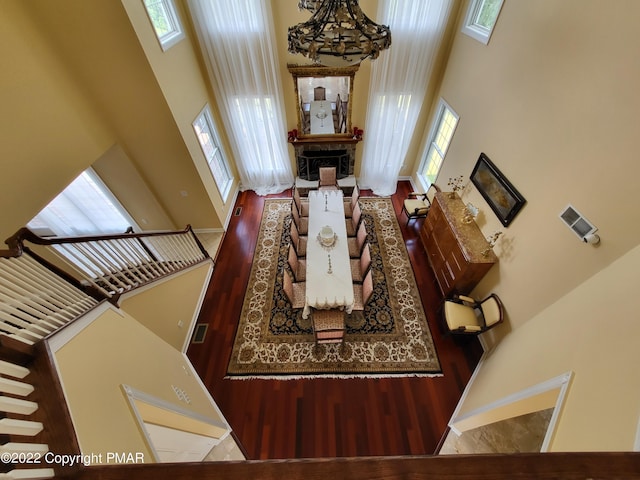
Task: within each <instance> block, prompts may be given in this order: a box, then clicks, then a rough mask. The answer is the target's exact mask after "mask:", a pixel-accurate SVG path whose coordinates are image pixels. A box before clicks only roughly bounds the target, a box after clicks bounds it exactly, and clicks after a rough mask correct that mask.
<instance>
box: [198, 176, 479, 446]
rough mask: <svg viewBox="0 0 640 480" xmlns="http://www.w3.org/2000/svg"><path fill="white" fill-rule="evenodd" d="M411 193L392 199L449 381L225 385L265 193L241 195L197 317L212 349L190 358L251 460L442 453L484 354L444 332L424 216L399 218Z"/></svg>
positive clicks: (406, 187) (403, 187) (403, 188)
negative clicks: (455, 413)
mask: <svg viewBox="0 0 640 480" xmlns="http://www.w3.org/2000/svg"><path fill="white" fill-rule="evenodd" d="M411 190H412V189H411V185H410V183H409V182H406V181H403V182H399V183H398V190H397V192H396V194H394V195H393V197H392V200H393V203H394V207H395V210H396V212H397V214H398V221H399V223H400V225H401V228H402V233H403V235H404V238H405V241H406V245H407V250H408V252H409V257H410V260H411V263H412V265H413V268H414V272H415V276H416V281H417V284H418V288H419V290H420V294H421V297H422V302H423V306H424V308H425V312H426V314H427V318H428V320H429V325H430V328H431V333H432V335H433V338H434V342H435V345H436V349H437V352H438V356H439V358H440V363H441V365H442V369H443V373H444V376H442V377H435V378H412V377H406V378H383V379H303V380H287V381H276V380H229V379H225V378H224V376H225V373H226V368H227V364H228V362H229V356H230V354H231V346H232V344H233V339H234V337H235V333H236V327H237V324H238V319H239V317H240V313H241V309H242V303H243V299H244V293H245V289H246V286H247V282H248V279H249V273H250V269H251V264H252V260H253V252H254V249H255V245H256V240H257V235H258V228H259V225H260V219H261V216H262V207H263V205H264V197H259V196H257V195H255V194H254V193H253V192H249V191H247V192H242V193H241V194H240V195H239V196H238V199H237V203H236V207H235V208H234V212H235V211H236V210H237V208H238V207H241V208H242V210H241V212H240V214H239V215H234V216H233V217H232V219H231V222H230V224H229V228H228V231H227V233H226V234H225V238H224V240H223V242H222V244H221V246H220V250H219V252H218V255H217V259H216V266H215V269H214V272H213V276H212V279H211V282H210V285H209V288H208V291H207V293H206V297H205V300H204V305H203V308H202V311H201V313H200V317H199V320H198V322H199V323H207V324H208V325H209V328H208V332H207V335H206V338H205V341H204V343H202V344H192V345H191V346H190V348H189V350H188V352H187V353H188V356H189V358H190V359H191V361H192V363H193V365H194V366H195V368H196V370H197V371H198V373H199V374H200V376H201V378H202V380H203V382H204V384H205V385H206V386H207V388H208V389H209V391H210V392H211V394H212V396H213V398H214V399H215V401H216V403H217V404H218V406H219V407H220V409H221V410H222V412H223V414H224V415H225V417H226V419H227V420H228V421H229V423H230V424H231V427H232V429H233V430H234V432H235V435H236V436H237V438H238V440H239V441H240V442H241V444H242V446H243V448H244V450H245V451H246V454H247V455H248V457H249V458H250V459H284V458H318V457H345V456H372V455H422V454H432V453H434V451H435V450H436V448H437V446H438V444H439V442H440V440H441V438H442V436H443V434H444V433H445V431H446V428H447V421H448V420H449V418H450V417H451V414H452V413H453V411H454V409H455V407H456V405H457V402H458V400H459V398H460V396H461V395H462V392H463V390H464V387H465V385H466V383H467V382H468V381H469V378H470V377H471V374H472V373H473V369H474V368H475V366H476V364H477V362H478V360H479V358H480V356H481V353H482V349H481V347H480V345H479V342H478V341H477V339H472V338H465V339H459V338H454V337H451V336H443V335H442V334H441V331H440V327H439V325H438V322H439V321H438V309H439V306H440V303H441V300H442V298H441V295H440V292H439V290H438V287H437V285H436V284H435V279H434V277H433V274H432V272H431V270H430V268H429V266H428V263H427V257H426V254H425V252H424V249H423V247H422V244H421V242H420V239H419V237H418V231H419V228H420V226H421V225H422V220H417V221H412V222H411V223H410V224H409V225H408V226H405V224H406V217H405V216H404V215H402V214H401V213H400V212H401V205H402V201H403V200H404V198H406V195H407V193H408V192H410V191H411ZM361 195H363V196H366V195H371V192H367V191H363V192H362V193H361ZM282 196H287V194H283V195H279V197H282ZM289 196H290V193H289ZM274 274H275V273H274Z"/></svg>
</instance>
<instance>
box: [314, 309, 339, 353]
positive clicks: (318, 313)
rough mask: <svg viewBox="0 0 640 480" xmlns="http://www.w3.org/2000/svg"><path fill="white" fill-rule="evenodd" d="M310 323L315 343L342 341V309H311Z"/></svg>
mask: <svg viewBox="0 0 640 480" xmlns="http://www.w3.org/2000/svg"><path fill="white" fill-rule="evenodd" d="M311 324H312V326H313V336H314V338H315V341H316V344H325V343H342V342H343V341H344V332H345V325H344V311H342V310H339V309H337V308H331V309H327V310H313V311H312V312H311Z"/></svg>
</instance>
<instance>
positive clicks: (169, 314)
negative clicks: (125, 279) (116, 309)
mask: <svg viewBox="0 0 640 480" xmlns="http://www.w3.org/2000/svg"><path fill="white" fill-rule="evenodd" d="M212 269H213V264H212V262H206V263H204V264H202V265H199V266H196V267H195V268H192V269H189V270H185V271H183V272H180V273H179V274H176V275H172V276H170V277H167V278H166V279H164V280H160V281H158V282H155V283H152V284H150V285H149V288H145V289H139V290H135V291H133V292H132V294H127V295H125V296H123V298H122V300H121V301H120V308H121V309H122V310H124V311H125V312H127V313H128V314H129V315H131V316H132V317H134V318H135V319H136V320H137V321H138V322H140V323H141V324H142V325H144V326H145V327H147V328H148V329H149V330H151V331H152V332H153V333H155V334H156V335H158V336H159V337H160V338H162V339H163V340H164V341H165V342H167V343H168V344H169V345H171V346H172V347H173V348H175V349H176V350H179V351H182V350H183V347H184V345H185V340H186V339H187V337H188V336H189V333H190V331H191V329H190V327H191V325H192V324H193V323H194V322H195V320H196V319H197V316H198V313H199V312H200V304H201V300H202V297H203V296H204V293H205V291H206V290H207V286H208V285H209V277H210V275H211V271H212ZM141 290H142V291H141ZM178 322H182V325H178Z"/></svg>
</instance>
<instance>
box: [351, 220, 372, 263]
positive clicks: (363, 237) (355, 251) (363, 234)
mask: <svg viewBox="0 0 640 480" xmlns="http://www.w3.org/2000/svg"><path fill="white" fill-rule="evenodd" d="M366 241H367V226H366V225H365V222H360V226H359V227H358V231H357V232H356V236H355V237H347V246H348V248H349V257H350V258H360V256H361V255H362V249H363V248H364V244H365V243H366Z"/></svg>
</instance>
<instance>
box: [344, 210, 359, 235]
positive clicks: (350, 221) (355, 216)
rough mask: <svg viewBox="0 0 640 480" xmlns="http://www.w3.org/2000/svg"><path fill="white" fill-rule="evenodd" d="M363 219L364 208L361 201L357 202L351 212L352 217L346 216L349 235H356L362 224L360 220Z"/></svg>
mask: <svg viewBox="0 0 640 480" xmlns="http://www.w3.org/2000/svg"><path fill="white" fill-rule="evenodd" d="M361 219H362V210H361V209H360V202H356V203H355V205H354V207H353V212H352V213H351V218H346V219H345V222H346V227H347V236H348V237H355V236H356V233H357V232H358V227H359V226H360V220H361Z"/></svg>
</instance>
